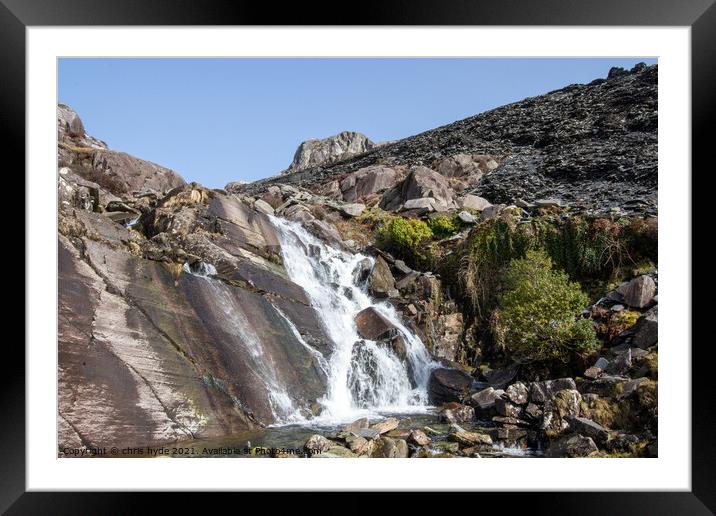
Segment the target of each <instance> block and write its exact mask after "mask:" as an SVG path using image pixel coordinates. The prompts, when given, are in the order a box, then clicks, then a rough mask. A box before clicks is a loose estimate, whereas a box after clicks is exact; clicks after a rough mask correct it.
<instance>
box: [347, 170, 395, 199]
mask: <svg viewBox="0 0 716 516" xmlns="http://www.w3.org/2000/svg"><path fill="white" fill-rule="evenodd" d="M399 180H400V175H399V174H398V173H397V172H396V171H395V170H393V169H392V168H388V167H383V166H380V165H375V166H370V167H365V168H361V169H359V170H357V171H355V172H353V173H351V174H348V175H347V176H346V177H344V178H343V180H342V181H341V182H340V186H339V187H340V191H341V195H342V197H343V200H344V201H347V202H355V201H357V200H359V199H362V198H363V197H366V196H368V195H371V194H374V193H378V192H382V191H383V190H387V189H389V188H393V187H394V186H395V185H396V184H397V183H398V181H399Z"/></svg>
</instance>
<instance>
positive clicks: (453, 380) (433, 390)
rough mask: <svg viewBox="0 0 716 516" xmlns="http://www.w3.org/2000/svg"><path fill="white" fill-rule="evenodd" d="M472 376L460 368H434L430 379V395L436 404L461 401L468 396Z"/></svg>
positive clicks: (431, 400) (432, 401)
mask: <svg viewBox="0 0 716 516" xmlns="http://www.w3.org/2000/svg"><path fill="white" fill-rule="evenodd" d="M470 385H472V377H471V376H470V375H469V374H467V373H465V372H463V371H460V370H458V369H447V368H439V369H433V370H432V372H431V373H430V379H429V380H428V397H429V398H430V402H431V403H432V404H434V405H440V404H442V403H448V402H450V401H457V402H460V401H462V399H463V398H464V397H466V396H467V394H468V393H469V390H470Z"/></svg>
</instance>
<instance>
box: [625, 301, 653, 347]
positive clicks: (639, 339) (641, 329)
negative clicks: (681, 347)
mask: <svg viewBox="0 0 716 516" xmlns="http://www.w3.org/2000/svg"><path fill="white" fill-rule="evenodd" d="M629 331H630V332H632V333H633V338H632V344H633V345H634V346H636V347H638V348H641V349H646V348H650V347H651V346H653V345H654V344H656V343H657V342H658V340H659V305H657V306H655V307H654V308H651V309H649V310H647V311H646V312H644V313H643V314H641V317H639V320H638V321H637V322H636V324H635V325H634V326H633V327H632V328H630V330H629Z"/></svg>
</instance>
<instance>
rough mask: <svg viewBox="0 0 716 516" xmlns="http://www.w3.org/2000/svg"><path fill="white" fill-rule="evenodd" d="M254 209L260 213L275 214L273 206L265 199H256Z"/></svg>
mask: <svg viewBox="0 0 716 516" xmlns="http://www.w3.org/2000/svg"><path fill="white" fill-rule="evenodd" d="M254 209H255V210H256V211H258V212H259V213H265V214H266V215H273V214H274V209H273V206H271V205H270V204H269V203H267V202H266V201H264V200H263V199H256V201H254Z"/></svg>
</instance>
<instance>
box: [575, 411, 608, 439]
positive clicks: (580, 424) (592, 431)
mask: <svg viewBox="0 0 716 516" xmlns="http://www.w3.org/2000/svg"><path fill="white" fill-rule="evenodd" d="M568 422H569V426H570V427H571V428H572V429H573V430H574V431H575V432H577V433H578V434H581V435H586V436H587V437H591V438H592V439H594V440H595V441H596V442H599V443H606V441H607V439H608V437H609V432H608V431H607V429H606V428H604V427H603V426H602V425H600V424H598V423H595V422H594V421H592V420H591V419H587V418H585V417H574V418H571V419H569V420H568Z"/></svg>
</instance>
